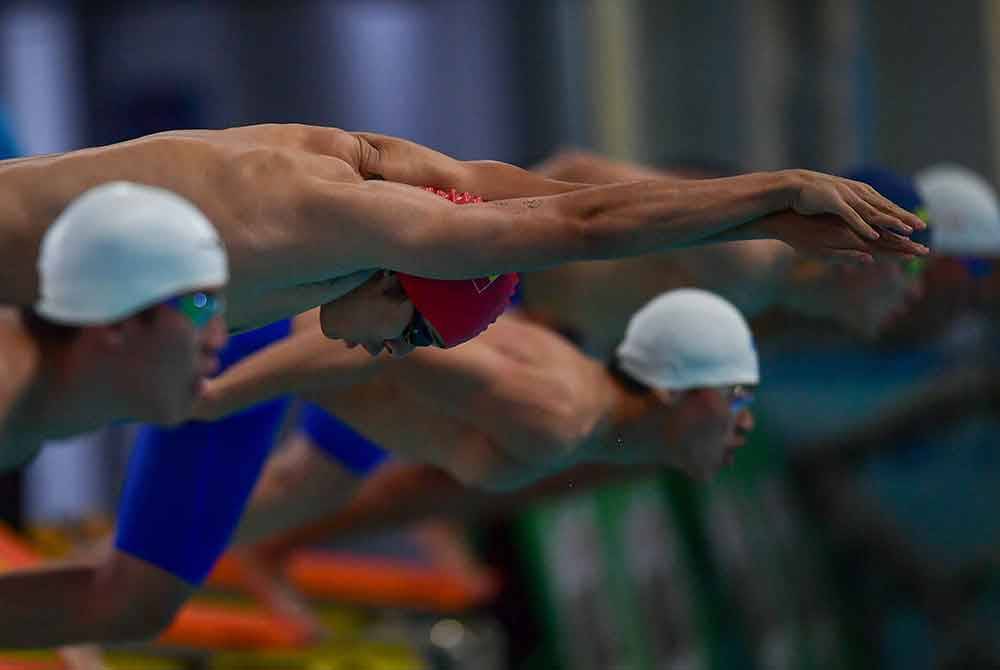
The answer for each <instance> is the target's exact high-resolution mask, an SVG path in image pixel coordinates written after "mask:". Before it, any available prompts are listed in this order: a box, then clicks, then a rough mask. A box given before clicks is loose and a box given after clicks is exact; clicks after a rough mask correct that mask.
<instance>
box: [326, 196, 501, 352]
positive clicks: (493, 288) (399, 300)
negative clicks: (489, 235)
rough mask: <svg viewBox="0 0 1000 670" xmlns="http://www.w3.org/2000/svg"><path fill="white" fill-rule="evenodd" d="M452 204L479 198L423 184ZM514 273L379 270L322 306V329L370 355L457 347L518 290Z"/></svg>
mask: <svg viewBox="0 0 1000 670" xmlns="http://www.w3.org/2000/svg"><path fill="white" fill-rule="evenodd" d="M424 190H426V191H428V192H430V193H433V194H435V195H437V196H439V197H441V198H444V199H445V200H449V201H451V202H453V203H455V204H456V205H471V204H478V203H481V202H483V199H482V198H481V197H479V196H475V195H472V194H470V193H464V192H458V191H456V190H455V189H450V190H447V191H445V190H443V189H438V188H433V187H427V188H426V189H424ZM517 284H518V275H517V274H514V273H508V274H498V275H494V276H492V277H481V278H477V279H460V280H447V279H431V278H427V277H418V276H415V275H411V274H404V273H398V274H397V273H394V272H391V271H383V272H380V273H377V274H376V275H375V276H373V277H372V278H371V279H369V280H368V282H367V283H366V284H364V285H362V286H359V287H358V288H357V289H355V290H354V291H352V292H351V293H349V294H347V295H346V296H343V297H341V298H339V299H338V300H335V301H333V302H332V303H328V304H326V305H324V306H323V308H322V310H320V324H321V325H322V327H323V332H324V333H325V334H326V336H327V337H329V338H331V339H343V340H344V341H346V342H347V344H348V346H357V345H362V346H364V348H365V349H366V350H367V351H368V352H369V353H370V354H372V355H373V356H374V355H377V354H378V353H380V352H381V351H382V350H383V348H385V349H388V350H389V352H390V353H391V354H392V355H393V356H405V355H406V354H408V353H410V352H411V351H413V350H414V349H415V348H416V347H428V346H436V347H441V348H443V349H447V348H449V347H455V346H458V345H459V344H462V343H463V342H467V341H468V340H471V339H472V338H473V337H475V336H476V335H478V334H480V333H481V332H483V331H484V330H486V329H487V328H488V327H489V326H490V324H492V323H493V322H494V321H496V320H497V319H498V318H499V317H500V315H501V314H503V312H504V310H505V309H507V306H508V305H509V304H510V301H511V298H512V297H513V296H514V292H515V291H516V289H517Z"/></svg>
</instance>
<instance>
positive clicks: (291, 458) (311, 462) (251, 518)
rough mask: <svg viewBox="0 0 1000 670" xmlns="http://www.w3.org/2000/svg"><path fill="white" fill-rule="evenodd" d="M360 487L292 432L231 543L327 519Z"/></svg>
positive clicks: (253, 498) (348, 475) (299, 435)
mask: <svg viewBox="0 0 1000 670" xmlns="http://www.w3.org/2000/svg"><path fill="white" fill-rule="evenodd" d="M359 485H360V482H359V481H358V479H357V477H356V476H354V475H352V474H351V473H349V472H347V471H346V470H345V469H344V468H342V467H340V466H338V465H337V464H336V463H334V462H332V461H331V460H330V459H329V458H328V457H327V456H325V455H322V454H319V453H318V452H317V450H316V449H315V448H314V447H313V446H312V445H311V444H310V443H309V441H308V439H306V438H305V437H304V436H302V435H301V434H296V435H293V436H292V437H291V438H290V442H289V443H288V444H286V445H285V448H284V449H283V450H282V451H280V452H279V453H278V454H277V455H275V456H274V457H272V458H271V460H270V462H269V463H268V464H267V467H266V468H265V469H264V473H263V474H262V475H261V477H260V480H259V481H258V482H257V487H256V488H255V489H254V493H253V497H252V498H251V500H250V505H249V506H248V507H247V510H246V512H245V513H244V514H243V517H242V518H241V519H240V525H239V527H238V528H237V529H236V535H235V538H234V540H233V542H234V544H237V545H243V544H252V543H255V542H259V541H260V540H262V539H264V538H266V537H269V536H271V535H274V534H275V533H279V532H283V531H287V530H289V529H293V528H298V527H300V526H303V525H306V524H309V523H312V522H315V521H317V520H318V519H321V518H326V517H329V516H330V515H331V514H334V513H336V512H338V511H340V510H341V509H342V508H343V507H345V506H346V505H347V504H348V501H349V500H350V499H351V498H352V497H353V496H354V494H355V492H356V491H357V489H358V486H359Z"/></svg>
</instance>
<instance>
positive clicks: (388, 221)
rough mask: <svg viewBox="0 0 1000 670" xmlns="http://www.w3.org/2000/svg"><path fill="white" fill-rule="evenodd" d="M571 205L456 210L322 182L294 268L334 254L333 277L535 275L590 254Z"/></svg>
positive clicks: (556, 201)
mask: <svg viewBox="0 0 1000 670" xmlns="http://www.w3.org/2000/svg"><path fill="white" fill-rule="evenodd" d="M573 205H574V206H575V209H574V208H573V207H570V206H569V203H563V201H562V196H552V197H540V198H526V199H518V200H502V201H498V202H492V203H483V204H472V205H461V206H457V205H454V204H452V203H450V202H448V201H446V200H444V199H443V198H440V197H438V196H436V195H433V194H431V193H427V192H426V191H423V190H422V189H417V188H413V187H410V186H405V185H402V184H395V183H391V182H385V181H366V182H362V183H358V184H332V185H331V184H326V185H325V186H324V190H321V191H318V192H317V193H316V199H315V201H314V205H313V206H314V207H315V209H316V216H315V217H311V218H314V219H315V220H316V222H317V223H316V224H315V230H314V232H313V233H311V234H310V236H309V239H310V241H311V243H310V244H309V245H303V248H302V249H301V250H300V252H299V253H300V255H299V256H298V263H299V264H300V266H303V267H310V268H314V269H311V270H310V271H311V272H313V273H321V272H322V268H323V263H324V257H325V256H327V255H329V253H330V249H331V248H335V249H336V250H337V255H338V256H339V257H340V258H343V259H345V260H346V261H348V262H349V266H348V267H342V270H341V273H343V272H346V271H356V270H359V269H364V268H388V269H392V270H398V271H401V272H408V273H411V274H416V275H421V276H425V277H435V278H439V279H469V278H473V277H482V276H485V275H489V274H498V273H503V272H510V271H515V270H531V269H538V268H542V267H547V266H549V265H553V264H555V263H558V262H564V261H569V260H573V259H580V258H584V257H587V256H588V255H592V254H590V252H589V251H588V250H589V249H590V248H591V245H590V242H592V240H590V239H589V238H588V237H587V235H586V234H582V232H583V231H582V221H583V220H582V218H581V217H580V216H578V212H577V211H576V210H579V209H580V203H579V202H578V201H574V202H573ZM331 212H332V213H334V214H335V216H334V220H331V218H330V216H329V213H331ZM323 213H326V214H327V216H326V217H324V216H323Z"/></svg>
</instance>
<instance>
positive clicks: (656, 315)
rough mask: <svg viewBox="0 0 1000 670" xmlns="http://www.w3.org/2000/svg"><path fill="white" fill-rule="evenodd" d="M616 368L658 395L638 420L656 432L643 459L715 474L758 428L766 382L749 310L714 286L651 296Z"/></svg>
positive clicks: (699, 474)
mask: <svg viewBox="0 0 1000 670" xmlns="http://www.w3.org/2000/svg"><path fill="white" fill-rule="evenodd" d="M611 372H612V374H613V375H614V376H615V377H617V378H618V379H619V381H620V382H621V385H622V386H623V388H625V389H626V390H628V391H629V392H633V393H642V394H646V395H649V396H650V398H651V402H650V404H649V407H650V408H651V411H650V412H647V413H646V415H645V416H644V417H642V418H638V419H637V422H638V423H644V424H645V426H646V429H647V430H649V431H651V433H650V435H649V436H648V439H645V440H642V441H643V442H648V443H649V444H652V445H654V449H653V451H651V452H648V453H642V451H643V450H640V451H639V453H637V454H635V457H637V458H639V459H642V460H650V459H652V460H657V461H659V462H667V463H669V464H671V465H674V466H676V467H679V468H680V469H682V470H683V471H684V472H686V473H687V474H689V475H690V476H692V477H694V478H697V479H700V480H704V479H708V478H710V477H711V476H712V475H713V474H715V473H716V472H717V471H718V470H719V469H720V468H721V467H723V466H724V465H726V464H728V463H729V462H731V461H732V459H733V457H734V453H735V450H736V449H738V448H739V447H740V446H742V445H743V444H744V442H745V440H746V436H747V435H748V434H749V432H750V431H751V430H752V429H753V415H752V414H751V412H750V404H751V402H752V400H753V390H754V388H755V387H756V385H757V384H758V382H759V381H760V372H759V367H758V361H757V351H756V349H755V347H754V342H753V336H752V335H751V333H750V327H749V325H748V324H747V322H746V320H745V319H744V318H743V315H742V314H740V312H739V311H738V310H737V309H736V308H735V307H733V305H731V304H730V303H728V302H727V301H725V300H724V299H722V298H720V297H719V296H717V295H715V294H713V293H709V292H707V291H702V290H700V289H679V290H676V291H670V292H668V293H665V294H663V295H661V296H659V297H658V298H655V299H654V300H652V301H651V302H650V303H648V304H647V305H646V306H645V307H643V308H642V309H641V310H639V311H638V312H637V313H636V314H635V315H634V316H633V317H632V319H631V321H629V324H628V328H627V330H626V332H625V339H624V340H623V341H622V343H621V344H620V345H619V346H618V349H617V351H616V354H615V359H614V361H613V362H612V365H611ZM664 418H666V419H667V421H666V425H667V428H666V429H664V427H663V426H664V421H663V419H664ZM637 430H641V429H638V428H637ZM623 446H624V445H623ZM664 448H666V449H667V450H669V453H668V454H667V455H666V457H664V455H663V449H664ZM623 451H626V452H631V453H635V452H634V451H633V450H623Z"/></svg>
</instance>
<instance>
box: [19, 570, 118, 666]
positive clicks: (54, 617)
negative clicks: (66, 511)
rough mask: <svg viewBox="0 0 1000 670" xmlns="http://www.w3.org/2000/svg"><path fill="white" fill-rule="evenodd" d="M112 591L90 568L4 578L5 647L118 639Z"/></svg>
mask: <svg viewBox="0 0 1000 670" xmlns="http://www.w3.org/2000/svg"><path fill="white" fill-rule="evenodd" d="M113 590H114V587H113V585H111V584H107V583H105V582H104V580H103V579H102V573H101V570H100V569H99V568H98V567H97V566H96V565H91V564H75V565H60V566H45V567H39V568H36V569H32V570H23V571H18V572H14V573H7V574H4V575H0V648H5V647H7V648H32V647H52V646H56V645H63V644H76V643H81V642H91V641H102V642H103V641H113V640H115V639H119V638H120V637H121V636H120V635H119V634H118V633H119V631H117V630H116V625H115V624H116V617H115V616H114V613H113V612H112V611H110V608H109V607H107V603H108V602H109V601H110V600H111V598H110V595H109V594H110V593H112V592H113Z"/></svg>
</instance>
